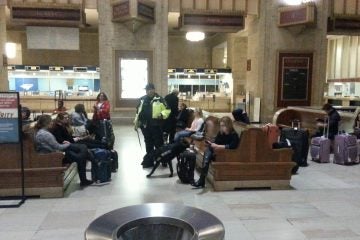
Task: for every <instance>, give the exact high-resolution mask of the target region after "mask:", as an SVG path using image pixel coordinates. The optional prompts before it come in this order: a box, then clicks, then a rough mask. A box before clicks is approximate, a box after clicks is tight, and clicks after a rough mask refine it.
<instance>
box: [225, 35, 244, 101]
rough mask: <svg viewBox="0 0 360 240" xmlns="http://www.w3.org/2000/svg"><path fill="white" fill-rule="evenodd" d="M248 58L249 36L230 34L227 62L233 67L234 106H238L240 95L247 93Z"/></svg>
mask: <svg viewBox="0 0 360 240" xmlns="http://www.w3.org/2000/svg"><path fill="white" fill-rule="evenodd" d="M246 59H247V38H246V37H239V36H237V35H236V34H228V40H227V63H228V66H229V67H230V68H231V69H232V78H233V96H232V106H233V108H236V105H237V104H238V103H239V101H240V97H241V96H244V95H245V84H246Z"/></svg>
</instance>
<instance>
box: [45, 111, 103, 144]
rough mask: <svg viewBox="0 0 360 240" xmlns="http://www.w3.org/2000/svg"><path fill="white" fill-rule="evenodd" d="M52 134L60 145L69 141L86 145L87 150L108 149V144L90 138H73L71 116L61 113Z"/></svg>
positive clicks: (52, 128)
mask: <svg viewBox="0 0 360 240" xmlns="http://www.w3.org/2000/svg"><path fill="white" fill-rule="evenodd" d="M50 132H51V133H52V134H53V135H54V136H55V138H56V141H57V142H58V143H62V142H63V141H68V142H70V143H78V144H84V145H85V146H86V151H87V149H92V148H103V149H106V144H104V143H102V142H101V141H97V140H94V139H91V138H90V136H85V137H72V130H71V127H70V124H69V114H67V113H59V114H58V115H57V117H56V119H55V121H54V124H53V126H52V127H51V129H50Z"/></svg>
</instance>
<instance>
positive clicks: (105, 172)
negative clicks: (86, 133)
mask: <svg viewBox="0 0 360 240" xmlns="http://www.w3.org/2000/svg"><path fill="white" fill-rule="evenodd" d="M91 151H92V153H93V155H94V161H93V162H92V163H91V178H92V180H93V181H94V182H96V183H104V182H109V181H111V154H110V151H108V150H106V149H101V148H94V149H91Z"/></svg>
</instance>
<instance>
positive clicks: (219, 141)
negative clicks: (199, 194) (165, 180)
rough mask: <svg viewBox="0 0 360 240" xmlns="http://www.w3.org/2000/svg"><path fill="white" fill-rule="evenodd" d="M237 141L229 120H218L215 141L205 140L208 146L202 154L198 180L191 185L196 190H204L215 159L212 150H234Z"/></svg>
mask: <svg viewBox="0 0 360 240" xmlns="http://www.w3.org/2000/svg"><path fill="white" fill-rule="evenodd" d="M239 141H240V139H239V135H238V134H237V132H236V131H235V130H234V126H233V123H232V120H231V118H229V117H222V118H221V119H220V131H219V133H218V134H217V135H216V137H215V141H214V142H211V141H209V140H206V143H207V144H208V146H207V148H206V150H205V152H204V158H203V162H202V168H201V174H200V178H199V180H198V181H196V182H194V183H192V184H191V185H192V186H194V187H197V188H204V187H205V178H206V176H207V174H208V171H209V165H210V163H211V161H213V160H214V159H215V154H214V149H235V148H237V146H238V145H239Z"/></svg>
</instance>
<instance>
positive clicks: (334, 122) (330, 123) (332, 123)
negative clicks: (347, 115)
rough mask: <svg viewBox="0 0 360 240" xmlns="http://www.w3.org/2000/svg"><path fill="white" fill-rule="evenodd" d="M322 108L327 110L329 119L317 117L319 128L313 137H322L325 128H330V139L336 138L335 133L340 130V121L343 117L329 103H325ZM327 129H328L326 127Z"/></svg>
mask: <svg viewBox="0 0 360 240" xmlns="http://www.w3.org/2000/svg"><path fill="white" fill-rule="evenodd" d="M322 110H324V111H325V112H326V114H327V115H328V117H327V120H324V119H317V122H318V123H317V125H318V127H319V129H318V130H317V132H316V133H315V135H314V136H313V137H320V136H322V134H323V129H324V128H329V139H331V140H334V138H335V135H337V134H338V132H339V122H340V120H341V117H340V115H339V113H338V112H337V111H336V109H335V108H334V107H333V106H332V105H331V104H329V103H326V104H324V106H323V107H322ZM325 131H327V130H326V129H325Z"/></svg>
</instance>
